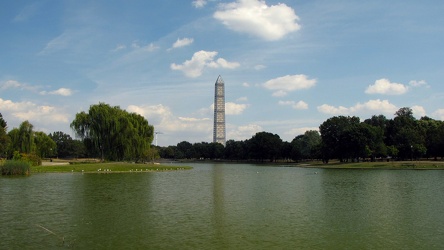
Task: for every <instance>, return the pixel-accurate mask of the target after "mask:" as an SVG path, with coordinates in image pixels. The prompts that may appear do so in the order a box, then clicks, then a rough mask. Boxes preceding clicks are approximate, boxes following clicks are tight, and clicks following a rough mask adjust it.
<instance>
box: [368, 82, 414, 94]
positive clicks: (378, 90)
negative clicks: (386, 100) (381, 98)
mask: <svg viewBox="0 0 444 250" xmlns="http://www.w3.org/2000/svg"><path fill="white" fill-rule="evenodd" d="M408 89H409V87H408V86H405V85H404V84H401V83H392V82H390V81H389V80H388V79H385V78H383V79H379V80H376V81H375V83H374V84H373V85H369V86H368V87H367V89H366V90H365V93H366V94H383V95H402V94H405V93H406V92H407V91H408Z"/></svg>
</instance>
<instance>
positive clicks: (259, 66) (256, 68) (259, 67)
mask: <svg viewBox="0 0 444 250" xmlns="http://www.w3.org/2000/svg"><path fill="white" fill-rule="evenodd" d="M266 67H267V66H265V65H262V64H258V65H255V66H254V69H255V70H258V71H259V70H262V69H265V68H266Z"/></svg>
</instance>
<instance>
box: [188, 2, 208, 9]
mask: <svg viewBox="0 0 444 250" xmlns="http://www.w3.org/2000/svg"><path fill="white" fill-rule="evenodd" d="M191 4H192V5H193V6H194V7H196V8H203V7H204V6H205V5H206V4H207V1H206V0H194V1H193V2H192V3H191Z"/></svg>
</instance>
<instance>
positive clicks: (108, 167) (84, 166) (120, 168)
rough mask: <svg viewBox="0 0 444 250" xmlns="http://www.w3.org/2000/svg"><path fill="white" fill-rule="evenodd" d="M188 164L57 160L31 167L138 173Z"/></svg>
mask: <svg viewBox="0 0 444 250" xmlns="http://www.w3.org/2000/svg"><path fill="white" fill-rule="evenodd" d="M189 169H191V167H186V166H169V165H159V164H136V163H126V162H107V163H74V164H69V163H62V162H55V163H52V164H44V165H43V166H35V167H31V172H32V173H63V172H73V173H113V172H114V173H125V172H128V173H133V172H134V173H136V172H139V173H140V172H162V171H175V170H189Z"/></svg>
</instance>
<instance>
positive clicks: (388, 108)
mask: <svg viewBox="0 0 444 250" xmlns="http://www.w3.org/2000/svg"><path fill="white" fill-rule="evenodd" d="M397 110H398V108H397V107H396V106H395V105H394V104H392V103H390V102H389V101H387V100H379V99H377V100H370V101H368V102H366V103H357V104H356V105H355V106H353V107H349V108H347V107H343V106H338V107H335V106H331V105H328V104H323V105H321V106H318V111H319V112H321V113H324V114H329V115H357V114H361V113H371V114H378V113H383V114H390V115H391V114H394V113H395V112H396V111H397Z"/></svg>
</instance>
